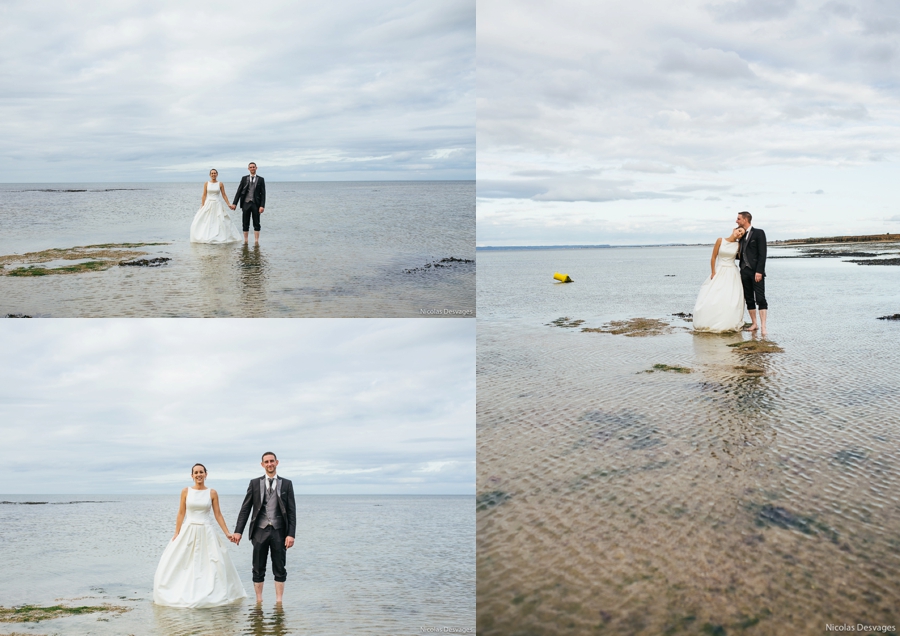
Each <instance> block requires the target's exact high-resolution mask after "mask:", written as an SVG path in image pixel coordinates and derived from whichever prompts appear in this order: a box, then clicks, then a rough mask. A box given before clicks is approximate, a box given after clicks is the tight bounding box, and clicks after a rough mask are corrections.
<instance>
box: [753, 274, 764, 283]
mask: <svg viewBox="0 0 900 636" xmlns="http://www.w3.org/2000/svg"><path fill="white" fill-rule="evenodd" d="M754 280H755V281H756V282H757V283H758V282H759V281H761V280H762V274H759V273H758V274H756V276H755V277H754Z"/></svg>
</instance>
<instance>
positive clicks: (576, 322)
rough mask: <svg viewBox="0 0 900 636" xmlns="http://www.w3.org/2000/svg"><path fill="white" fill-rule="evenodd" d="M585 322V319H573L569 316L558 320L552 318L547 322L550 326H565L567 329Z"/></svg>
mask: <svg viewBox="0 0 900 636" xmlns="http://www.w3.org/2000/svg"><path fill="white" fill-rule="evenodd" d="M583 323H584V321H583V320H573V319H571V318H569V317H568V316H566V317H563V318H557V319H556V320H551V321H550V322H549V323H547V326H548V327H563V328H566V329H570V328H572V327H579V326H581V325H582V324H583Z"/></svg>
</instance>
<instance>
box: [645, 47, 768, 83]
mask: <svg viewBox="0 0 900 636" xmlns="http://www.w3.org/2000/svg"><path fill="white" fill-rule="evenodd" d="M659 70H661V71H663V72H669V73H679V72H680V73H690V74H692V75H700V76H704V77H711V78H716V79H730V78H751V77H755V74H754V73H753V71H752V70H750V66H749V65H748V64H747V62H746V61H745V60H742V59H741V57H740V56H739V55H738V54H737V53H735V52H734V51H722V50H719V49H700V48H692V47H688V46H686V45H685V44H684V43H682V42H672V43H669V44H668V45H667V46H665V47H664V48H663V53H662V60H661V61H660V63H659Z"/></svg>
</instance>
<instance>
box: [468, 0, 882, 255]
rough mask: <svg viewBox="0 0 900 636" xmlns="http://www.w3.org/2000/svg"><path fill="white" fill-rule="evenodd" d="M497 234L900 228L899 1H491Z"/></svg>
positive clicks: (484, 160)
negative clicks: (748, 224) (744, 222)
mask: <svg viewBox="0 0 900 636" xmlns="http://www.w3.org/2000/svg"><path fill="white" fill-rule="evenodd" d="M477 14H478V16H477V17H478V29H477V46H478V56H477V63H478V99H477V104H478V106H477V142H478V162H477V178H478V204H477V208H478V244H479V245H553V244H604V243H608V244H646V243H675V242H709V243H711V242H712V241H713V240H714V239H715V237H718V236H723V235H727V233H728V232H729V230H730V228H731V227H732V222H733V220H734V218H735V216H736V213H737V212H739V211H741V210H749V211H751V212H752V213H753V214H754V223H755V224H757V225H758V226H759V227H761V228H763V229H765V230H766V232H767V234H768V237H769V238H770V239H779V238H782V239H783V238H794V237H807V236H831V235H835V234H844V233H884V232H889V231H890V232H900V204H898V203H897V196H896V187H895V185H894V184H895V183H896V182H897V179H898V177H897V175H898V168H900V166H898V159H900V155H898V148H900V99H898V98H900V81H898V80H900V3H896V2H891V1H889V0H847V1H841V0H736V1H722V0H694V1H690V0H689V1H686V2H676V3H673V2H667V1H665V0H641V1H639V2H634V1H633V0H605V1H604V2H592V1H590V0H586V1H583V2H582V1H577V0H567V1H565V2H553V3H550V2H537V1H527V0H515V1H513V0H486V1H484V2H478V6H477Z"/></svg>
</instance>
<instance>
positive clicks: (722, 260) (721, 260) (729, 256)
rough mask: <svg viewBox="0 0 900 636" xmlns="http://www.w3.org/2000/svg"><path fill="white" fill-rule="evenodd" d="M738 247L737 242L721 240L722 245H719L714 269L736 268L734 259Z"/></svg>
mask: <svg viewBox="0 0 900 636" xmlns="http://www.w3.org/2000/svg"><path fill="white" fill-rule="evenodd" d="M739 247H740V243H739V242H738V241H733V242H731V241H728V240H726V239H724V238H723V239H722V244H721V245H719V254H718V256H717V257H716V269H718V268H719V267H721V266H722V265H724V266H726V267H736V265H735V264H734V258H735V256H737V253H738V248H739Z"/></svg>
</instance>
